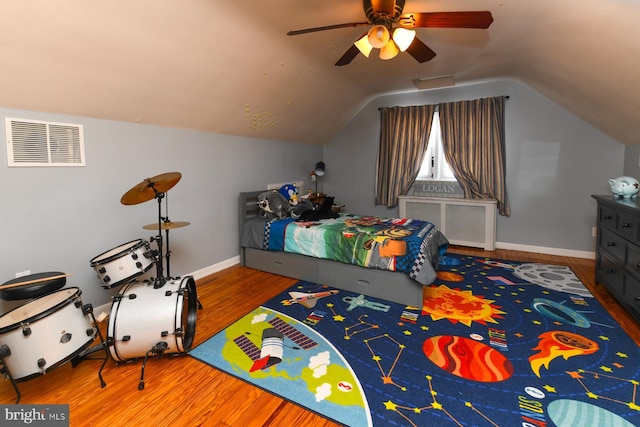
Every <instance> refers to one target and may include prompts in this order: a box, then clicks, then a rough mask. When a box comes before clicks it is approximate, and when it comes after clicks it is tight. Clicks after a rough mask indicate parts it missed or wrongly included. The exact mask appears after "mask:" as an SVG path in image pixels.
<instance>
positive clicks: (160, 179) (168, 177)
mask: <svg viewBox="0 0 640 427" xmlns="http://www.w3.org/2000/svg"><path fill="white" fill-rule="evenodd" d="M181 178H182V174H181V173H180V172H168V173H163V174H160V175H156V176H154V177H153V178H146V179H144V180H143V181H142V182H141V183H139V184H137V185H135V186H134V187H133V188H131V189H130V190H129V191H127V192H126V193H125V194H124V195H123V196H122V197H121V198H120V203H122V204H123V205H135V204H138V203H143V202H147V201H149V200H152V199H154V198H155V199H156V200H157V201H158V235H157V236H156V237H155V242H156V243H157V245H158V252H159V253H160V257H161V258H160V262H158V263H156V273H157V274H156V278H155V279H154V281H155V284H154V287H155V288H161V287H162V286H164V285H165V283H166V282H167V278H166V277H165V276H164V271H163V267H164V260H163V259H162V254H163V253H164V252H163V248H162V234H161V230H162V222H163V221H162V220H163V217H162V199H164V198H165V196H166V192H167V191H169V190H170V189H172V188H173V186H174V185H176V184H177V183H178V181H180V179H181ZM167 220H168V218H167Z"/></svg>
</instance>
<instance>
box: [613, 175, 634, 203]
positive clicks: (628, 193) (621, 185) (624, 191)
mask: <svg viewBox="0 0 640 427" xmlns="http://www.w3.org/2000/svg"><path fill="white" fill-rule="evenodd" d="M609 186H610V187H611V192H612V193H613V195H614V196H615V197H622V198H625V199H630V198H631V197H635V196H636V194H638V191H640V184H638V180H637V179H635V178H632V177H630V176H620V177H618V178H616V179H610V180H609Z"/></svg>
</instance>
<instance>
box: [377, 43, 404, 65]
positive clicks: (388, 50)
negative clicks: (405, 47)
mask: <svg viewBox="0 0 640 427" xmlns="http://www.w3.org/2000/svg"><path fill="white" fill-rule="evenodd" d="M399 53H400V49H398V45H396V44H395V42H394V41H393V40H389V43H387V44H386V45H385V46H384V47H383V48H382V49H380V59H383V60H385V61H386V60H388V59H393V58H395V57H396V56H397V55H398V54H399Z"/></svg>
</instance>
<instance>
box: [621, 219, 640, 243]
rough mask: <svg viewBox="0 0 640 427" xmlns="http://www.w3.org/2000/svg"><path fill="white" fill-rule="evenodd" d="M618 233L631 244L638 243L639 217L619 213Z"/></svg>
mask: <svg viewBox="0 0 640 427" xmlns="http://www.w3.org/2000/svg"><path fill="white" fill-rule="evenodd" d="M617 231H618V234H620V235H622V236H624V237H625V238H626V239H629V240H630V241H631V242H633V243H636V242H638V217H637V216H635V215H630V214H627V213H619V214H618V228H617Z"/></svg>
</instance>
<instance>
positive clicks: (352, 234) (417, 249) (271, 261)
mask: <svg viewBox="0 0 640 427" xmlns="http://www.w3.org/2000/svg"><path fill="white" fill-rule="evenodd" d="M264 191H265V190H258V191H251V192H243V193H240V198H239V202H240V206H239V213H240V218H239V224H240V230H239V233H240V262H241V264H242V265H243V266H246V267H250V268H254V269H257V270H261V271H267V272H270V273H274V274H279V275H282V276H287V277H292V278H294V279H299V280H306V281H309V282H313V283H321V284H324V285H328V286H331V287H334V288H337V289H343V290H348V291H351V292H355V293H360V294H363V295H368V296H372V297H376V298H381V299H385V300H388V301H393V302H397V303H400V304H404V305H409V306H413V307H421V306H422V298H423V293H422V287H423V285H428V284H431V283H432V282H433V280H434V279H435V277H436V268H437V265H438V260H439V258H440V256H442V255H443V254H444V252H445V250H446V248H447V245H448V241H447V239H446V237H445V236H444V235H443V234H442V233H440V231H439V230H438V229H437V228H436V227H435V226H434V225H433V224H431V223H429V222H426V221H420V220H406V219H384V220H383V219H380V218H375V217H363V216H359V215H351V214H341V215H340V217H339V218H336V219H322V220H319V221H312V222H300V221H295V220H294V219H292V218H286V219H282V220H273V221H270V220H268V219H266V218H265V217H264V216H263V215H261V211H260V209H259V207H258V204H257V201H258V196H259V195H260V194H261V193H263V192H264ZM383 221H384V222H389V221H392V223H393V227H392V228H393V230H392V231H385V232H384V233H398V230H400V231H399V233H400V234H408V233H411V236H410V237H406V242H405V241H404V240H405V237H402V236H399V235H398V236H396V235H394V236H393V238H384V237H376V236H375V235H374V236H373V238H372V235H371V233H370V232H369V230H371V227H374V228H375V229H376V230H377V229H378V228H379V227H382V226H381V225H380V224H381V223H382V222H383ZM321 227H328V229H333V230H339V231H338V233H339V234H340V236H338V237H333V238H325V239H327V240H330V241H332V242H333V246H332V248H330V249H326V248H325V246H324V245H320V244H318V243H316V242H315V241H312V240H310V239H311V238H310V237H308V235H309V233H310V234H311V235H313V236H316V237H317V236H319V235H325V234H327V233H328V232H326V233H325V232H324V231H321ZM363 229H364V230H367V232H366V233H364V234H363V233H362V231H363ZM406 230H412V231H406ZM265 232H266V233H265ZM374 234H375V233H374ZM367 236H368V237H367ZM387 237H388V234H387ZM314 238H315V237H314ZM351 242H356V243H355V244H352V243H351ZM325 243H326V242H325ZM349 245H351V246H349ZM356 246H366V247H367V249H368V252H369V253H368V254H367V255H366V256H363V255H361V254H356V253H355V252H354V250H355V249H354V248H355V247H356ZM398 247H400V248H399V249H398ZM403 249H404V250H405V256H394V255H393V254H395V253H400V252H401V251H402V250H403ZM293 250H296V251H297V250H299V251H301V252H302V253H293V252H291V251H293ZM372 254H373V255H372ZM316 256H322V257H323V258H317V257H316Z"/></svg>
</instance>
